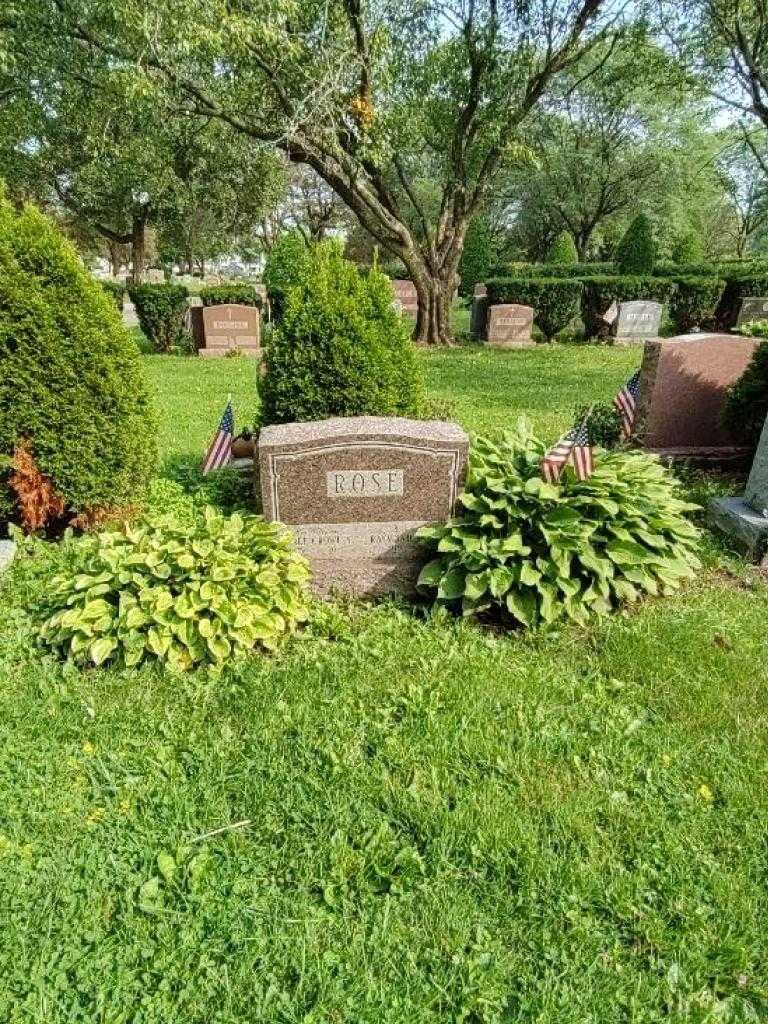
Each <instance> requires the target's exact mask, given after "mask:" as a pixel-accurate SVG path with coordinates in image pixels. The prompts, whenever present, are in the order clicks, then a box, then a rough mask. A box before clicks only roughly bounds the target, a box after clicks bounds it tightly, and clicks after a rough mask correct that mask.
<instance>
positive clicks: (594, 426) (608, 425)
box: [573, 402, 622, 448]
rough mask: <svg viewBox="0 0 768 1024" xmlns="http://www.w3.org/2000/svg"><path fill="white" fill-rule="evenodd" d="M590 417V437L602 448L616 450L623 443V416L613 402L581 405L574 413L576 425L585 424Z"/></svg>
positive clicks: (593, 442)
mask: <svg viewBox="0 0 768 1024" xmlns="http://www.w3.org/2000/svg"><path fill="white" fill-rule="evenodd" d="M587 416H589V437H590V440H591V442H592V444H594V445H599V446H600V447H601V448H616V447H617V446H618V445H619V443H620V441H621V424H622V419H621V415H620V413H619V411H618V409H617V408H616V406H615V405H613V404H612V403H611V402H597V403H595V404H594V405H580V406H577V408H576V409H575V411H574V416H573V419H574V423H583V421H584V420H585V419H586V418H587Z"/></svg>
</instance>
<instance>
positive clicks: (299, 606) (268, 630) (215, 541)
mask: <svg viewBox="0 0 768 1024" xmlns="http://www.w3.org/2000/svg"><path fill="white" fill-rule="evenodd" d="M78 543H79V545H80V552H79V554H80V558H79V566H78V570H79V571H77V572H75V573H74V574H73V575H71V576H68V577H66V578H65V577H58V578H56V579H55V580H54V581H53V587H52V594H51V597H50V600H51V602H52V606H53V607H52V608H50V609H49V611H52V612H53V614H50V617H49V618H48V619H47V620H46V622H45V624H44V625H43V628H42V633H41V639H42V642H43V643H44V644H45V645H47V646H49V647H52V648H55V649H57V650H58V651H60V652H61V653H62V654H63V655H64V656H65V657H67V658H69V659H71V660H73V661H74V662H76V663H77V664H81V665H86V664H95V665H101V664H103V663H104V662H106V661H108V660H109V661H114V662H115V663H117V664H119V665H123V666H125V667H132V666H135V665H138V664H139V663H141V662H142V661H152V660H155V661H161V662H165V663H166V664H167V665H168V666H169V667H170V668H172V669H174V670H177V671H184V670H187V669H190V668H193V667H195V666H211V667H214V668H219V667H221V666H222V665H223V664H224V663H225V662H227V661H229V660H230V659H233V658H237V657H239V656H241V655H244V654H246V653H247V652H249V651H252V650H253V649H254V648H255V647H257V646H260V647H263V648H266V649H267V650H272V649H274V648H275V647H276V646H277V645H278V644H279V643H280V641H281V640H282V639H283V638H284V637H285V636H286V635H287V634H288V633H290V632H291V631H292V630H293V629H295V628H296V626H297V625H298V624H299V623H300V622H303V621H304V620H305V619H306V618H307V588H306V583H307V580H308V579H309V576H310V572H309V567H308V565H307V562H306V561H305V559H304V558H303V557H302V556H301V555H299V554H298V553H297V552H296V551H295V549H294V547H293V541H292V538H291V536H290V534H289V533H287V531H285V530H284V529H283V527H281V526H280V525H279V524H276V523H266V522H264V520H263V519H261V517H259V516H251V515H238V514H235V515H231V516H225V515H222V514H221V513H219V512H217V511H215V510H214V509H213V508H210V507H209V508H206V509H205V510H204V511H203V512H201V513H199V514H198V515H196V516H195V517H194V519H193V520H192V522H191V523H190V521H189V519H188V518H184V519H181V518H180V519H178V520H175V519H174V518H173V517H167V518H166V519H164V520H162V521H158V522H153V523H148V522H145V523H140V524H138V525H130V524H126V525H125V526H123V527H122V528H121V529H118V530H111V531H107V532H104V533H100V534H98V535H96V536H91V537H85V538H83V539H82V540H80V541H79V542H78Z"/></svg>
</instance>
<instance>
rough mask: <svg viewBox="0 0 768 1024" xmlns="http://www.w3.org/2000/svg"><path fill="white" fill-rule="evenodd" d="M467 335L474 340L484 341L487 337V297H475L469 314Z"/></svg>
mask: <svg viewBox="0 0 768 1024" xmlns="http://www.w3.org/2000/svg"><path fill="white" fill-rule="evenodd" d="M469 333H470V334H471V335H472V337H473V338H475V339H476V340H478V341H480V340H484V339H485V338H486V337H487V335H488V296H487V295H475V296H473V298H472V308H471V310H470V313H469Z"/></svg>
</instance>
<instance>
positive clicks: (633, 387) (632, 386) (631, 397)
mask: <svg viewBox="0 0 768 1024" xmlns="http://www.w3.org/2000/svg"><path fill="white" fill-rule="evenodd" d="M639 397H640V371H639V370H638V371H637V373H634V374H633V375H632V376H631V377H630V378H629V380H628V381H627V383H626V384H625V385H624V387H623V388H622V389H621V391H620V392H619V393H618V395H616V397H615V398H614V400H613V404H614V405H615V406H616V408H617V409H618V410H619V413H620V415H621V432H622V434H623V435H624V437H625V438H626V437H631V436H632V430H633V428H634V425H635V413H636V412H637V400H638V398H639Z"/></svg>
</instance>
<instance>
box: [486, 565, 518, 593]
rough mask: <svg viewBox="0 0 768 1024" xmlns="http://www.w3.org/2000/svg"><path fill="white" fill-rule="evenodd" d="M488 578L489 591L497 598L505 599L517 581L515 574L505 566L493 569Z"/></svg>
mask: <svg viewBox="0 0 768 1024" xmlns="http://www.w3.org/2000/svg"><path fill="white" fill-rule="evenodd" d="M488 576H489V581H488V589H489V590H490V592H491V595H492V596H493V597H495V598H500V597H503V596H504V595H505V594H506V592H507V591H508V590H509V588H510V587H511V586H512V584H513V583H514V581H515V573H514V572H512V570H511V569H507V568H505V567H503V566H502V567H500V568H497V569H491V571H490V572H489V574H488ZM521 582H522V580H521Z"/></svg>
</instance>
